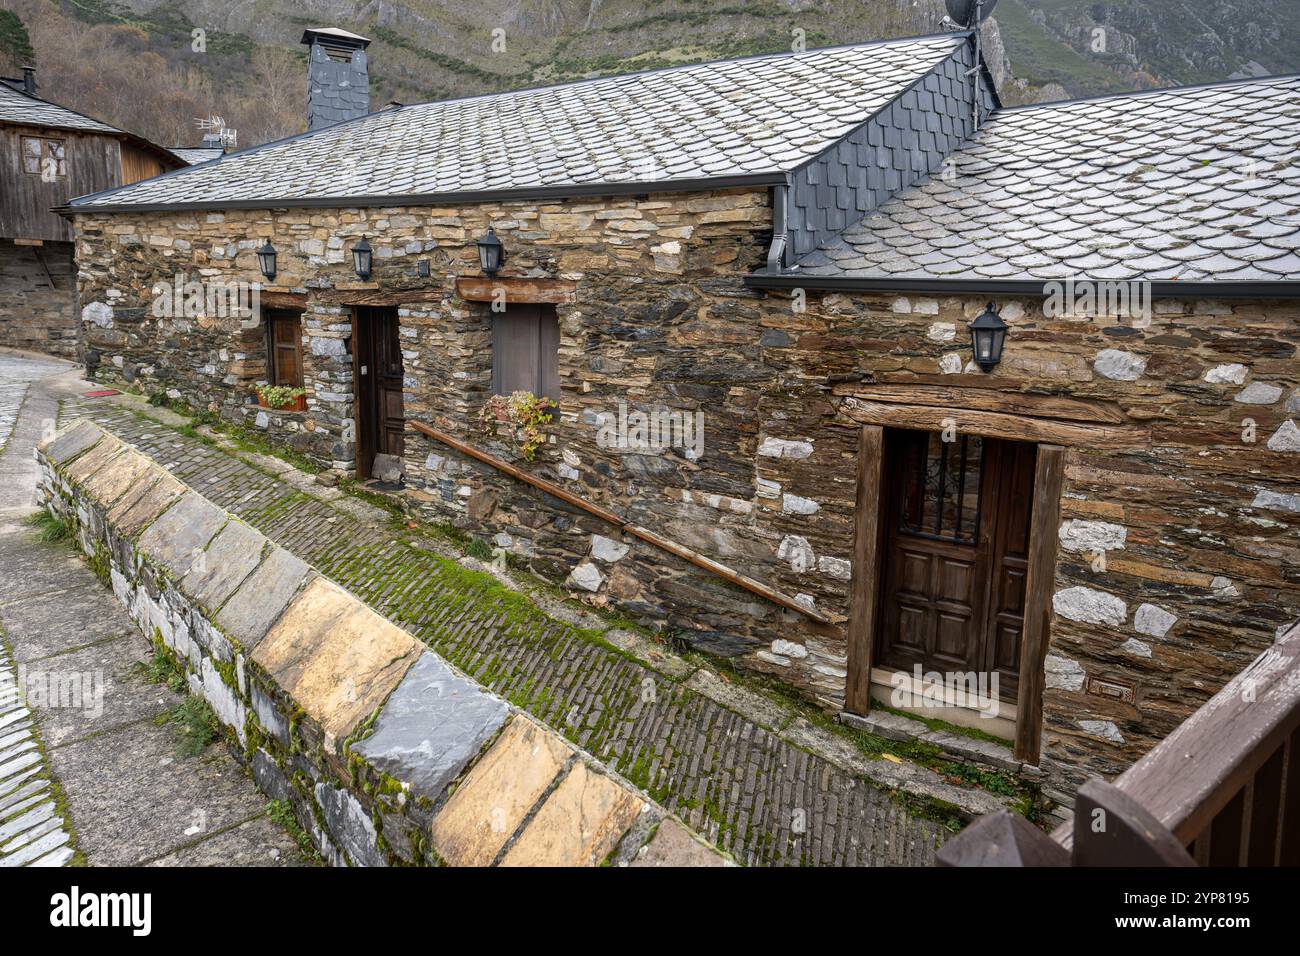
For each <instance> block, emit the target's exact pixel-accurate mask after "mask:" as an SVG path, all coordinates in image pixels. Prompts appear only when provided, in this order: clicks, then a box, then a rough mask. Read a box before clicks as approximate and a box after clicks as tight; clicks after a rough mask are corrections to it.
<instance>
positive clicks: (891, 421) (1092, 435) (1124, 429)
mask: <svg viewBox="0 0 1300 956" xmlns="http://www.w3.org/2000/svg"><path fill="white" fill-rule="evenodd" d="M840 411H841V412H842V413H843V414H844V415H846V416H847V417H848V418H851V419H852V420H853V421H855V422H858V423H860V424H863V425H881V426H884V427H887V428H912V429H917V430H919V431H930V432H937V431H942V430H943V429H945V428H947V427H949V426H950V425H953V426H955V427H956V428H957V430H958V431H959V432H961V433H963V434H967V435H981V436H984V437H986V438H1005V439H1007V440H1008V441H1027V442H1046V443H1048V444H1056V445H1069V446H1078V447H1085V448H1142V447H1145V446H1146V445H1147V444H1148V442H1149V440H1150V431H1149V430H1148V429H1146V428H1142V427H1137V426H1124V425H1102V424H1090V423H1078V422H1058V421H1049V420H1046V419H1041V418H1029V417H1026V416H1023V415H1012V414H1006V413H1002V412H982V411H975V410H971V409H965V408H954V407H951V406H934V405H891V404H888V403H886V402H870V401H865V400H863V399H859V398H845V399H843V401H841V403H840Z"/></svg>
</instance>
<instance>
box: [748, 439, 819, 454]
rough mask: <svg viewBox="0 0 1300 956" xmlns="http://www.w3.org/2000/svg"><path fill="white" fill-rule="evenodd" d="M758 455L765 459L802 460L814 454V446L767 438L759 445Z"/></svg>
mask: <svg viewBox="0 0 1300 956" xmlns="http://www.w3.org/2000/svg"><path fill="white" fill-rule="evenodd" d="M758 453H759V454H760V455H762V456H764V457H765V458H795V459H802V458H807V457H808V456H810V455H811V454H812V453H813V446H812V442H806V441H797V440H792V439H786V438H772V437H771V436H767V437H764V439H763V440H762V441H761V442H760V443H759V446H758Z"/></svg>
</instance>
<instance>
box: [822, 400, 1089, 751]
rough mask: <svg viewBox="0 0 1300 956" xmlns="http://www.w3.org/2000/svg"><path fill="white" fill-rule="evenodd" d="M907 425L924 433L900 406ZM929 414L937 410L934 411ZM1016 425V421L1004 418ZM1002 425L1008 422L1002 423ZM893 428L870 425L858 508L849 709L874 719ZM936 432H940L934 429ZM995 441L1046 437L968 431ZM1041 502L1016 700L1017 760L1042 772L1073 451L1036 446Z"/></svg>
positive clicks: (1036, 510)
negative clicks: (1064, 504) (1065, 489)
mask: <svg viewBox="0 0 1300 956" xmlns="http://www.w3.org/2000/svg"><path fill="white" fill-rule="evenodd" d="M895 410H896V411H897V412H899V413H901V414H899V415H898V418H899V421H898V422H897V423H896V424H893V425H890V426H889V427H897V428H916V427H917V425H916V424H915V417H914V415H909V414H908V412H909V411H912V412H915V409H908V408H906V407H905V406H900V407H897V408H896V409H895ZM926 411H927V412H930V411H933V409H927V410H926ZM1002 417H1006V418H1011V417H1012V416H1002ZM1000 424H1001V423H1000ZM886 427H887V423H880V424H864V425H862V427H861V430H860V432H859V438H858V470H857V499H856V500H857V506H856V508H855V510H854V516H853V528H854V541H853V572H852V578H851V582H850V588H849V622H848V629H847V637H848V667H847V676H846V677H845V686H844V709H845V710H846V711H848V712H849V713H852V714H866V713H868V712H869V711H870V709H871V666H872V656H873V653H874V649H875V645H876V636H877V631H878V628H879V625H880V597H881V595H880V588H881V578H882V571H883V569H882V566H881V565H882V555H883V552H884V542H883V535H884V526H885V522H884V520H883V514H882V512H883V508H884V506H885V498H884V495H883V494H882V493H881V492H882V490H883V488H884V481H883V479H884V477H885V476H884V458H885V428H886ZM931 430H935V429H931ZM962 430H963V431H966V432H967V433H968V434H974V435H982V436H983V437H988V438H1012V439H1013V440H1020V441H1025V440H1030V441H1033V440H1034V438H1039V437H1045V436H1042V433H1041V431H1039V430H1038V429H1029V428H1027V429H1023V430H1021V432H1020V434H1019V436H1010V435H1007V434H1006V428H1005V427H1003V428H999V429H997V431H999V432H1001V434H989V433H988V432H986V431H984V430H982V429H980V428H978V427H976V428H970V429H962ZM1036 444H1037V445H1038V448H1037V455H1036V456H1035V464H1034V501H1033V511H1032V514H1031V517H1030V532H1029V568H1028V574H1027V578H1026V582H1025V620H1024V629H1023V631H1022V632H1021V642H1020V675H1019V676H1020V680H1019V687H1018V693H1017V698H1016V739H1015V756H1016V759H1018V760H1023V761H1025V762H1027V763H1030V764H1034V765H1037V764H1038V757H1039V749H1040V745H1041V740H1042V715H1043V688H1044V685H1045V683H1046V680H1045V675H1044V669H1043V668H1044V658H1045V656H1046V653H1047V640H1048V636H1049V631H1050V623H1051V613H1052V611H1051V598H1052V587H1053V583H1054V581H1055V578H1056V550H1057V535H1058V527H1059V525H1060V514H1061V492H1062V484H1063V480H1064V473H1065V468H1064V463H1065V448H1064V447H1063V446H1061V445H1058V444H1051V443H1043V442H1036Z"/></svg>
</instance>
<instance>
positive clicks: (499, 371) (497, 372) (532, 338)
mask: <svg viewBox="0 0 1300 956" xmlns="http://www.w3.org/2000/svg"><path fill="white" fill-rule="evenodd" d="M520 390H522V391H525V392H532V393H533V394H534V395H536V396H537V397H538V398H549V399H550V400H551V401H553V402H555V403H556V404H557V405H558V404H559V401H560V323H559V320H558V319H557V318H556V315H555V308H554V306H549V305H511V306H509V307H507V309H506V311H505V312H503V313H498V314H494V315H493V317H492V392H493V394H495V395H509V394H510V393H511V392H517V391H520Z"/></svg>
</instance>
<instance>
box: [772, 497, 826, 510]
mask: <svg viewBox="0 0 1300 956" xmlns="http://www.w3.org/2000/svg"><path fill="white" fill-rule="evenodd" d="M781 510H782V511H784V512H785V513H786V514H788V515H812V514H816V513H817V512H819V511H821V510H822V506H821V505H819V504H818V503H817V502H815V501H813V500H812V499H811V498H801V497H799V496H798V495H791V494H786V495H783V496H782V497H781Z"/></svg>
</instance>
